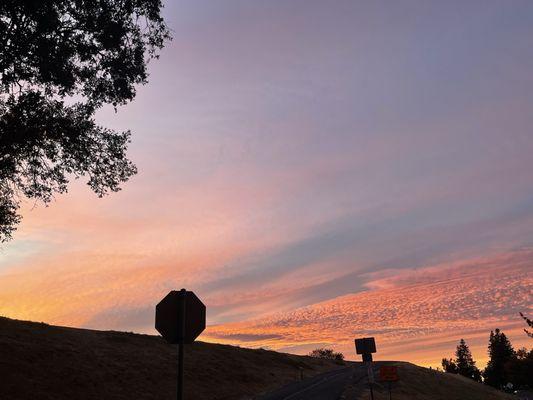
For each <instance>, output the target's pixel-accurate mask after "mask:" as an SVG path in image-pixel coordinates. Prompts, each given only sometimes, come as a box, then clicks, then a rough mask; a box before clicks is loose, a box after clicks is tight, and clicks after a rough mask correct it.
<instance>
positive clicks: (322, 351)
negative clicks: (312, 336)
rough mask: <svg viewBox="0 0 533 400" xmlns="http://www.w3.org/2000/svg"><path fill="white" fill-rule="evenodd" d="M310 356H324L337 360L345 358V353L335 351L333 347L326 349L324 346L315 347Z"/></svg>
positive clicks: (327, 358) (324, 357)
mask: <svg viewBox="0 0 533 400" xmlns="http://www.w3.org/2000/svg"><path fill="white" fill-rule="evenodd" d="M309 356H310V357H314V358H323V359H326V360H336V361H342V360H344V354H342V353H335V352H334V351H333V349H326V348H322V347H320V348H318V349H314V350H313V351H312V352H310V353H309Z"/></svg>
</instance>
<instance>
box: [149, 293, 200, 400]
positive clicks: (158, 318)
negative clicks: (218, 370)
mask: <svg viewBox="0 0 533 400" xmlns="http://www.w3.org/2000/svg"><path fill="white" fill-rule="evenodd" d="M155 329H156V330H157V331H158V332H159V333H160V334H161V336H163V338H164V339H165V340H166V341H167V342H168V343H171V344H177V345H178V400H183V358H184V345H185V344H190V343H192V342H194V340H195V339H196V338H197V337H198V336H199V335H200V333H202V332H203V330H204V329H205V305H204V304H203V303H202V302H201V301H200V299H199V298H198V297H196V295H195V294H194V293H193V292H191V291H187V290H185V289H181V290H180V291H177V290H172V291H171V292H170V293H169V294H167V295H166V296H165V297H164V298H163V300H161V301H160V302H159V304H157V306H156V307H155Z"/></svg>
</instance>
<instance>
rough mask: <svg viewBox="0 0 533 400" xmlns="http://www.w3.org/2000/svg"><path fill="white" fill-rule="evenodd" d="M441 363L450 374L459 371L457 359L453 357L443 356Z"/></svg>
mask: <svg viewBox="0 0 533 400" xmlns="http://www.w3.org/2000/svg"><path fill="white" fill-rule="evenodd" d="M441 364H442V369H444V372H448V373H450V374H456V373H457V364H455V361H454V360H453V359H452V358H443V359H442V362H441Z"/></svg>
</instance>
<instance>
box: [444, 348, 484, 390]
mask: <svg viewBox="0 0 533 400" xmlns="http://www.w3.org/2000/svg"><path fill="white" fill-rule="evenodd" d="M442 368H443V369H444V371H445V372H448V373H452V374H459V375H463V376H466V377H467V378H470V379H473V380H475V381H477V382H481V372H480V371H479V369H478V368H477V367H476V362H475V361H474V359H473V357H472V353H471V352H470V349H469V348H468V345H467V344H466V342H465V340H464V339H461V340H460V341H459V344H458V345H457V348H456V350H455V359H451V358H450V359H448V358H443V359H442Z"/></svg>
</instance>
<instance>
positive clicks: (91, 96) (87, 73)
mask: <svg viewBox="0 0 533 400" xmlns="http://www.w3.org/2000/svg"><path fill="white" fill-rule="evenodd" d="M160 11H161V1H160V0H123V1H114V0H97V1H75V0H49V1H32V0H7V1H2V2H0V241H5V240H8V239H10V238H11V235H12V233H13V231H14V230H15V228H16V225H17V224H18V223H19V221H20V215H19V214H18V209H19V206H20V198H21V197H23V196H25V197H27V198H31V199H35V200H39V201H42V202H44V203H45V204H46V203H48V202H50V201H51V199H52V198H53V196H54V194H55V193H64V192H66V191H67V185H68V182H69V179H70V177H71V176H74V177H76V178H78V177H80V176H87V177H88V185H89V186H90V187H91V189H92V190H93V191H94V192H95V193H96V194H97V195H98V196H103V195H105V194H106V193H108V192H110V191H111V192H113V191H117V190H119V189H120V188H119V186H120V184H121V183H123V182H125V181H127V180H128V178H129V177H130V176H132V175H133V174H135V173H136V168H135V166H134V165H133V163H132V162H131V161H130V160H128V158H127V157H126V150H127V145H128V143H129V140H130V132H129V131H126V132H116V131H113V130H110V129H107V128H104V127H101V126H98V125H97V124H96V122H95V121H94V118H93V117H94V113H95V111H96V110H97V109H98V108H100V107H102V106H103V105H104V104H112V105H113V106H115V107H116V106H118V105H122V104H125V103H127V102H129V101H131V100H132V99H133V98H134V97H135V85H136V84H144V83H146V82H147V69H146V65H147V62H148V60H149V59H151V58H154V57H157V51H158V50H159V49H161V48H162V47H163V45H164V42H165V41H166V40H167V39H169V33H168V29H167V27H166V25H165V23H164V21H163V19H162V17H161V15H160Z"/></svg>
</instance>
